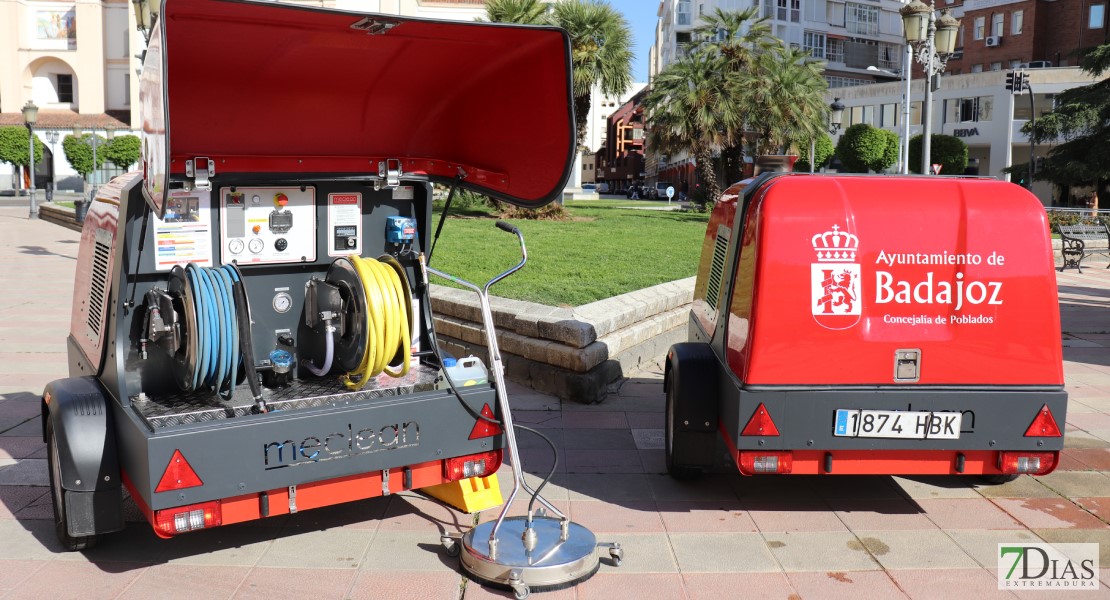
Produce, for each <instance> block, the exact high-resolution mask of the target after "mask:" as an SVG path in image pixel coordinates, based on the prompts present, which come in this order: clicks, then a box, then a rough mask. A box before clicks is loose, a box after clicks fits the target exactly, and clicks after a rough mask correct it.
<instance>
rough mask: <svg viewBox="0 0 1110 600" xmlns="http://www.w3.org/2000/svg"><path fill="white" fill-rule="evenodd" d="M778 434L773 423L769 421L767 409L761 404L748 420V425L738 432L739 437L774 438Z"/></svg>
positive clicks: (769, 416)
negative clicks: (762, 436) (760, 436)
mask: <svg viewBox="0 0 1110 600" xmlns="http://www.w3.org/2000/svg"><path fill="white" fill-rule="evenodd" d="M778 434H779V428H778V427H775V422H774V421H772V420H771V415H770V414H768V413H767V407H766V406H763V403H762V402H760V403H759V406H757V407H756V409H755V414H753V415H752V418H751V419H749V420H748V424H747V425H745V426H744V431H741V432H740V435H764V436H775V435H778Z"/></svg>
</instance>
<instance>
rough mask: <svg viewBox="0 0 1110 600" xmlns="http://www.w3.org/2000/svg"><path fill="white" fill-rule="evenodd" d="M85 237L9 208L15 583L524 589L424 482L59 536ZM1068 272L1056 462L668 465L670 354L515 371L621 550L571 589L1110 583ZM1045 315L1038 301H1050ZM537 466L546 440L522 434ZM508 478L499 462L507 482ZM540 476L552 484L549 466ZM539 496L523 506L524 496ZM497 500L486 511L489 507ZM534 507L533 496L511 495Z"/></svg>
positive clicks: (204, 590)
mask: <svg viewBox="0 0 1110 600" xmlns="http://www.w3.org/2000/svg"><path fill="white" fill-rule="evenodd" d="M77 239H78V235H77V233H75V232H72V231H68V230H66V229H63V228H61V227H58V226H55V225H50V224H48V223H44V222H41V221H29V220H28V219H27V217H26V208H25V207H24V208H11V207H6V206H2V205H0V598H3V599H8V598H34V599H39V598H51V599H64V598H80V599H81V600H92V599H100V598H118V597H122V598H159V599H161V598H188V599H207V598H267V599H271V600H272V599H275V598H313V599H324V598H374V599H378V600H383V599H406V598H412V599H445V600H447V599H458V598H466V599H467V600H471V599H477V598H487V597H493V598H496V597H511V594H508V593H506V592H503V591H500V590H495V589H490V588H486V587H483V586H480V585H477V584H475V583H473V582H469V581H467V580H466V579H465V578H464V577H462V576H461V575H460V574H459V571H458V565H457V560H456V559H453V558H449V557H448V556H446V554H445V552H444V551H443V549H442V547H441V546H440V543H439V537H440V534H441V533H443V532H460V531H465V530H466V529H467V528H468V527H470V526H471V525H472V524H473V523H474V522H475V519H476V517H475V516H472V515H467V514H463V513H460V512H457V511H455V510H452V509H450V508H447V507H445V506H443V505H441V504H439V503H437V502H435V501H432V500H430V499H428V498H426V497H424V496H421V495H419V494H415V493H404V494H397V495H393V496H390V497H385V498H376V499H371V500H366V501H362V502H356V503H352V504H346V505H341V506H337V507H333V508H326V509H319V510H314V511H305V512H302V513H298V514H296V515H292V516H280V517H275V518H271V519H267V520H263V521H260V522H255V523H251V524H241V525H235V526H228V527H222V528H217V529H214V530H210V531H202V532H197V533H191V534H186V535H182V536H180V537H178V538H175V539H171V540H160V539H158V538H156V537H155V536H154V534H153V533H152V531H151V528H150V526H149V525H147V524H146V523H145V522H144V521H142V518H141V516H140V515H139V513H138V511H137V510H136V509H135V507H134V506H133V505H131V504H128V505H127V519H128V525H127V528H126V530H125V531H123V532H121V533H118V534H113V535H111V536H108V537H107V538H106V539H105V540H104V541H103V542H102V545H101V546H99V547H97V548H95V549H93V550H90V551H87V552H80V553H66V552H61V551H60V548H59V546H58V544H57V542H56V541H55V537H54V531H53V524H52V521H51V508H50V495H49V493H48V488H47V482H48V479H47V467H46V459H45V446H44V444H43V443H42V439H41V428H40V423H39V395H40V394H41V392H42V389H43V386H44V385H45V384H46V383H47V382H49V381H51V380H53V379H56V378H60V377H65V376H66V375H67V367H66V364H67V361H66V355H65V350H66V344H65V340H66V335H67V333H68V330H69V318H70V304H71V302H72V294H73V289H72V288H73V272H74V264H75V258H76V256H77V250H78V244H77ZM1105 264H1106V263H1105V262H1103V263H1097V262H1092V263H1091V268H1085V269H1084V271H1083V273H1082V274H1079V273H1076V272H1075V271H1069V272H1068V273H1061V274H1059V275H1058V282H1059V287H1060V301H1061V307H1060V311H1061V317H1062V321H1063V328H1064V331H1065V335H1064V340H1063V344H1064V359H1065V365H1064V370H1065V375H1066V381H1067V389H1068V392H1069V394H1070V400H1069V408H1068V415H1067V427H1066V443H1065V445H1066V449H1065V450H1064V452H1063V455H1062V464H1061V465H1060V468H1059V469H1058V470H1057V471H1056V472H1055V473H1053V474H1051V475H1049V476H1046V477H1041V478H1032V477H1021V478H1019V479H1017V480H1016V481H1013V482H1011V483H1008V484H1004V485H1000V486H980V485H979V484H978V483H977V481H976V480H974V479H970V478H958V477H911V478H906V477H836V476H833V477H757V478H744V477H741V476H740V475H739V474H737V473H722V474H719V475H713V476H710V477H707V478H704V479H703V480H701V481H698V482H695V483H679V482H676V481H674V480H672V479H671V478H670V477H668V476H667V475H666V474H665V472H664V471H665V470H664V466H663V450H662V449H661V448H662V428H663V413H662V411H663V391H662V374H661V369H660V367H659V365H655V366H653V367H649V368H646V369H643V370H641V371H639V372H636V373H632V374H630V375H629V377H628V378H627V379H626V380H624V381H622V382H621V383H619V384H617V385H614V386H613V393H612V394H611V395H610V396H609V398H608V399H607V400H606V401H605V402H604V403H601V404H598V405H591V406H585V405H578V404H568V403H561V402H560V401H559V400H558V399H557V398H554V397H551V396H546V395H542V394H537V393H534V392H531V391H530V390H527V389H525V388H522V387H520V386H516V385H511V386H510V397H511V402H512V405H513V407H514V415H515V417H516V419H517V420H518V421H519V422H521V423H523V424H528V425H531V426H532V427H537V428H541V429H542V430H543V431H544V432H545V433H546V434H547V435H549V436H550V437H551V438H552V439H553V440H554V441H555V443H556V444H557V445H558V447H559V449H560V452H561V456H560V462H559V464H558V468H557V471H556V475H555V477H554V480H553V481H552V483H551V484H550V485H549V486H548V487H547V488H545V495H546V496H547V497H548V498H549V499H551V500H552V501H553V502H554V503H555V504H556V505H557V506H559V507H560V508H561V509H563V510H565V511H568V512H569V514H570V516H571V517H572V518H573V519H574V520H575V521H577V522H579V523H581V524H583V525H585V526H586V527H588V528H590V529H591V530H593V531H594V533H595V534H597V536H598V538H599V540H602V541H617V542H620V543H621V544H622V546H623V547H624V548H625V560H624V564H623V566H621V567H620V568H616V567H612V566H610V565H608V564H603V565H602V567H601V571H600V572H599V573H598V574H597V575H596V576H594V577H593V578H592V579H590V580H589V581H587V582H585V583H583V584H580V585H578V586H576V587H574V588H571V589H567V590H561V591H557V592H550V593H545V594H542V595H540V594H537V595H536V596H537V597H541V598H551V599H552V600H555V599H565V598H580V599H588V598H599V599H605V600H618V599H622V598H633V599H636V600H647V599H657V598H662V599H670V598H689V599H710V598H775V599H784V600H785V599H790V598H793V599H796V598H803V599H810V598H818V599H824V598H850V599H852V600H864V599H867V598H882V599H886V598H907V597H908V598H914V599H919V598H920V599H925V598H938V599H940V598H995V597H998V598H1015V597H1018V598H1026V597H1028V598H1035V597H1044V598H1066V597H1079V598H1100V597H1101V598H1108V597H1110V587H1108V586H1110V269H1104V268H1102V267H1103V266H1105ZM1037 316H1038V315H1030V318H1037ZM519 439H520V442H521V446H522V455H523V462H524V465H525V468H526V470H527V471H529V472H531V473H540V472H545V470H546V469H547V468H548V467H549V466H550V464H551V463H550V462H549V461H550V458H549V453H548V452H547V451H546V450H545V448H544V446H543V444H542V442H539V441H537V440H536V439H534V438H531V437H529V436H528V434H527V433H524V434H521V436H520V438H519ZM509 482H510V476H509V474H508V473H507V472H503V473H502V475H501V483H502V486H503V487H507V486H508V485H509ZM533 483H535V480H533ZM522 506H523V505H522ZM490 512H492V513H494V515H493V516H496V511H487V513H484V514H482V515H481V516H480V517H477V518H490V514H489V513H490ZM514 514H519V513H514ZM1041 540H1043V541H1047V542H1098V543H1099V544H1100V557H1099V560H1100V570H1099V571H1098V574H1099V577H1100V578H1101V581H1102V587H1101V588H1100V590H1099V591H1097V592H1088V593H1071V594H1069V593H1067V592H1063V593H1062V592H1048V591H1037V592H1022V593H1012V592H1010V591H999V590H997V589H996V583H995V581H996V579H995V577H996V575H995V569H996V566H997V564H996V559H995V554H996V551H997V550H996V547H997V544H998V543H1000V542H1019V543H1020V542H1032V541H1041Z"/></svg>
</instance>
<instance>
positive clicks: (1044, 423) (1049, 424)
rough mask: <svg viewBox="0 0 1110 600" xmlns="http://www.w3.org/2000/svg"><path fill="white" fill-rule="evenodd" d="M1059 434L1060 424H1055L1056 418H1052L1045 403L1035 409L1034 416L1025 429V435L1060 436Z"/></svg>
mask: <svg viewBox="0 0 1110 600" xmlns="http://www.w3.org/2000/svg"><path fill="white" fill-rule="evenodd" d="M1060 435H1061V433H1060V426H1059V425H1057V424H1056V419H1055V418H1053V416H1052V411H1050V410H1049V409H1048V405H1047V404H1045V405H1044V406H1042V407H1041V410H1039V411H1037V416H1036V418H1034V419H1033V422H1032V423H1030V424H1029V429H1026V430H1025V437H1060Z"/></svg>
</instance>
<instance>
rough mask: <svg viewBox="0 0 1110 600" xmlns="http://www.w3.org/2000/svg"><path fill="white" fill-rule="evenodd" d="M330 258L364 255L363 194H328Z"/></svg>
mask: <svg viewBox="0 0 1110 600" xmlns="http://www.w3.org/2000/svg"><path fill="white" fill-rule="evenodd" d="M328 236H329V238H328V240H329V241H328V256H348V255H351V254H362V194H360V193H358V192H351V193H346V194H328Z"/></svg>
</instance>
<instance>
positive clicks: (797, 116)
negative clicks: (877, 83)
mask: <svg viewBox="0 0 1110 600" xmlns="http://www.w3.org/2000/svg"><path fill="white" fill-rule="evenodd" d="M756 64H757V68H756V69H754V70H753V71H752V72H747V73H744V74H741V75H740V76H739V77H738V78H737V84H738V85H739V86H740V87H741V88H743V89H745V90H748V100H749V102H750V103H751V104H750V105H749V106H750V108H751V109H752V112H751V113H749V114H750V117H749V119H748V122H749V123H750V124H752V125H754V128H755V131H756V138H755V144H754V146H755V148H756V153H757V154H760V155H762V154H776V153H779V152H781V151H782V150H783V149H786V148H789V147H790V146H792V145H795V144H801V143H805V144H806V145H808V143H809V142H808V140H810V139H816V137H817V136H818V135H821V134H822V133H824V129H825V122H826V119H827V113H828V107H827V106H825V99H824V94H825V91H826V90H827V89H828V82H826V81H825V78H824V77H823V76H822V71H823V70H824V63H822V62H821V61H816V60H812V58H811V57H810V55H809V53H808V52H805V51H804V50H799V49H795V48H786V47H781V46H780V47H779V48H777V49H775V50H773V51H770V52H764V53H763V54H760V55H759V57H758V59H757V61H756Z"/></svg>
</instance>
